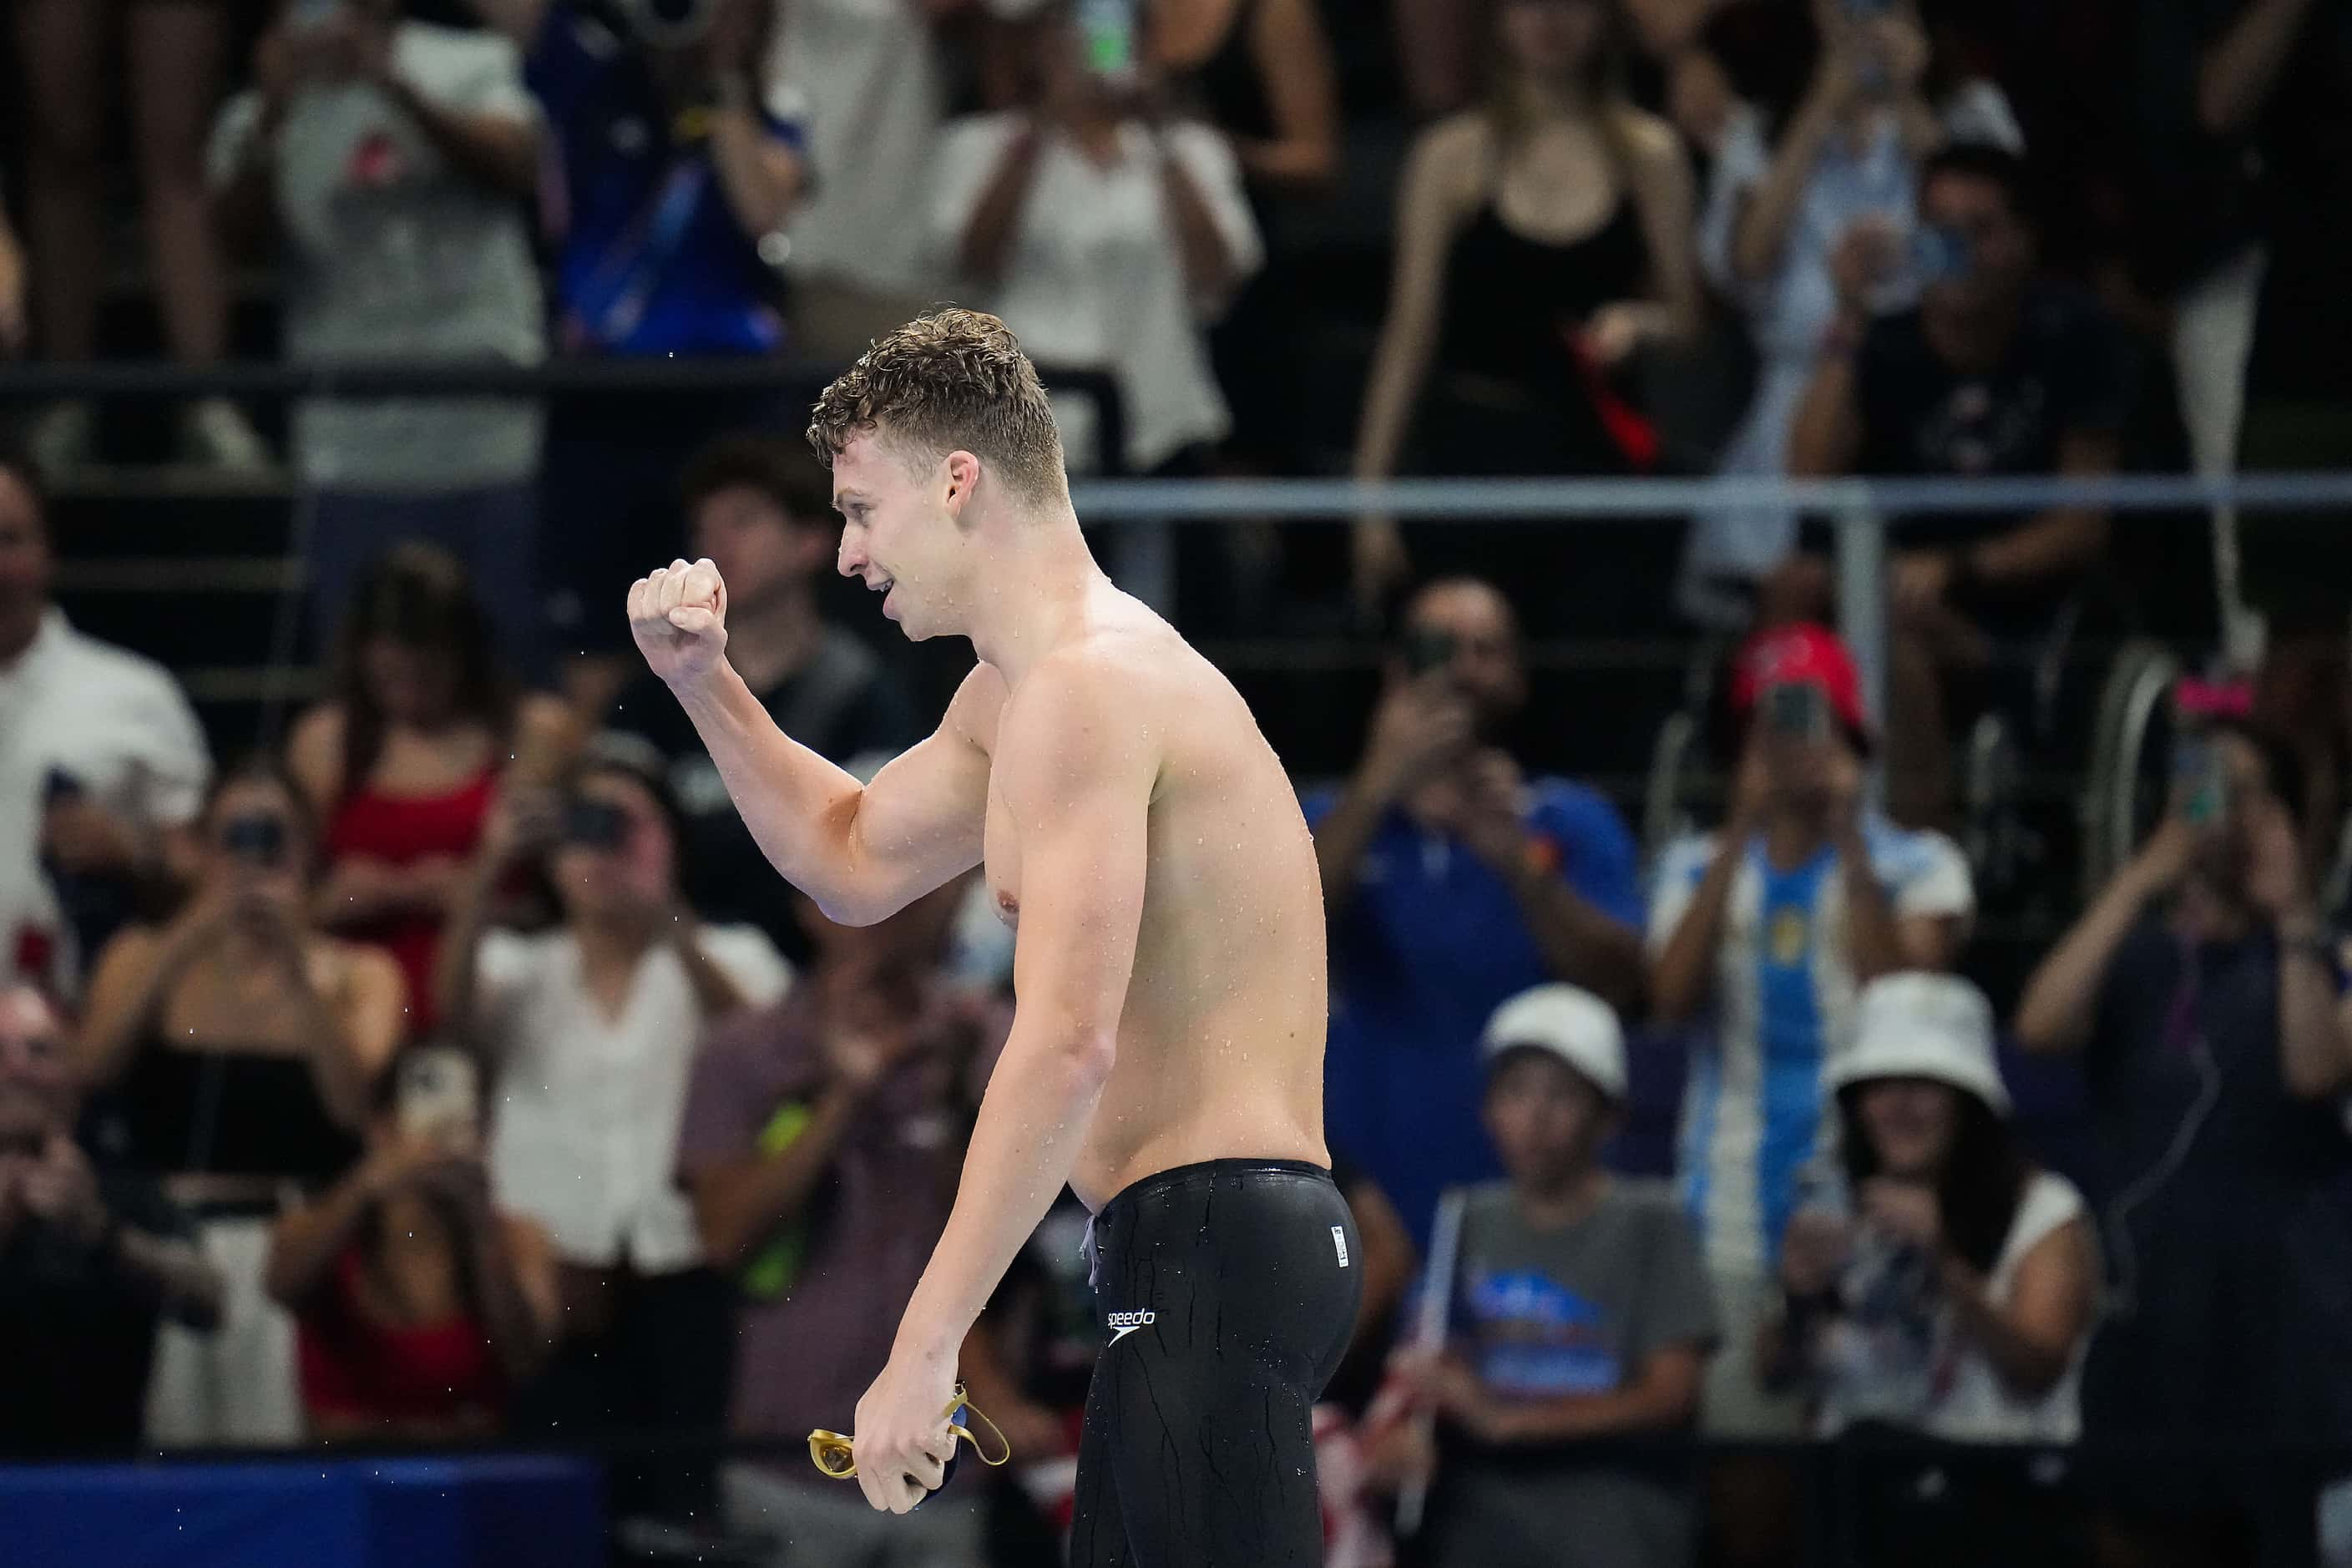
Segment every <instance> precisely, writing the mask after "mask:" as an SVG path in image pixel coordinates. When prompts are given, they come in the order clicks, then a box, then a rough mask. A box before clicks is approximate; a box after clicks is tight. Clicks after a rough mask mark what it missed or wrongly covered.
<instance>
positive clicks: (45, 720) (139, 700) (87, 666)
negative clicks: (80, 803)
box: [0, 608, 212, 990]
mask: <svg viewBox="0 0 2352 1568" xmlns="http://www.w3.org/2000/svg"><path fill="white" fill-rule="evenodd" d="M52 769H55V770H57V771H58V772H59V773H64V774H66V775H68V776H69V777H71V778H72V779H73V780H74V781H75V782H76V783H77V784H80V785H81V787H82V790H83V791H84V793H85V794H87V795H89V798H90V799H92V800H93V801H95V802H97V803H98V804H99V805H103V806H105V807H106V808H107V809H108V810H110V811H111V812H114V813H115V814H117V815H118V816H121V817H123V818H124V819H126V820H128V821H130V822H132V823H135V824H142V825H146V826H157V827H176V826H181V825H182V824H184V823H187V822H190V821H193V820H194V817H195V816H196V814H197V812H198V811H200V810H201V809H202V808H203V805H204V798H205V785H206V784H208V783H209V782H210V780H211V778H212V758H211V755H210V753H208V752H206V750H205V732H204V730H203V728H202V727H201V726H200V725H198V724H197V722H196V715H195V712H194V710H192V709H191V708H190V707H189V706H188V700H187V698H186V697H185V696H184V695H183V694H182V693H181V691H180V689H179V687H178V686H177V685H176V684H175V683H174V682H173V679H172V678H171V676H170V675H168V674H166V673H165V672H164V669H163V666H161V665H159V664H156V663H155V662H153V661H152V660H151V659H146V658H141V657H140V656H139V655H137V654H135V653H131V652H128V651H126V650H124V649H122V648H119V647H113V646H111V645H110V644H107V643H102V642H100V641H98V640H97V639H96V638H95V637H84V636H83V635H82V634H81V633H79V632H78V631H76V630H74V629H73V626H71V625H70V624H69V623H68V621H67V620H66V616H65V612H64V611H63V610H59V609H55V608H52V609H51V610H50V611H49V612H48V614H47V615H46V616H43V617H42V620H41V629H40V630H39V631H38V632H36V633H35V634H34V636H33V641H32V644H31V646H30V647H26V650H25V651H24V653H22V654H21V655H19V656H18V657H17V658H16V662H15V663H14V664H12V665H0V980H7V979H19V980H26V981H31V982H34V983H36V984H56V985H58V987H60V988H61V989H68V990H69V989H70V988H71V986H72V984H73V983H74V981H75V979H76V976H77V974H78V971H79V958H81V957H86V956H87V955H77V954H75V953H74V952H73V951H72V939H71V933H70V932H69V931H67V930H66V929H65V925H64V921H63V920H62V918H61V915H60V912H59V910H58V900H57V894H56V891H55V889H52V888H51V887H50V886H49V879H48V877H47V874H46V873H44V872H43V871H42V869H41V820H42V816H43V813H44V810H45V806H44V801H43V796H44V794H45V792H46V790H47V784H48V779H49V773H50V771H51V770H52ZM40 952H47V953H49V954H51V955H53V956H52V958H51V961H50V963H49V964H48V965H47V970H48V972H47V973H31V972H28V971H27V969H26V967H24V966H23V964H22V962H21V961H23V960H25V959H26V958H29V957H33V956H35V955H36V954H37V953H40Z"/></svg>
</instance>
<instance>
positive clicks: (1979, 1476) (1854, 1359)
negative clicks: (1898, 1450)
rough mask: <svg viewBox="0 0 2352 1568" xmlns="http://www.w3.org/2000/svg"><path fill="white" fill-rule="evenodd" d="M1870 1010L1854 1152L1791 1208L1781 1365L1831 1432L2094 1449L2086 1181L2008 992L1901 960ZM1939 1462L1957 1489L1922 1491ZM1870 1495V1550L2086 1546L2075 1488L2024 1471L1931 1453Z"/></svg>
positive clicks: (1870, 999) (2022, 1558)
mask: <svg viewBox="0 0 2352 1568" xmlns="http://www.w3.org/2000/svg"><path fill="white" fill-rule="evenodd" d="M1855 1013H1856V1016H1857V1017H1858V1019H1859V1023H1858V1024H1857V1026H1856V1029H1855V1037H1854V1044H1853V1049H1852V1050H1851V1051H1849V1052H1847V1053H1846V1055H1845V1056H1844V1057H1843V1058H1840V1060H1839V1061H1838V1063H1837V1065H1836V1066H1835V1067H1834V1068H1832V1069H1831V1072H1830V1083H1831V1085H1832V1088H1834V1089H1836V1090H1837V1093H1838V1121H1839V1125H1840V1135H1839V1139H1838V1154H1837V1156H1836V1161H1835V1163H1834V1165H1825V1167H1824V1171H1823V1178H1824V1179H1823V1180H1822V1181H1821V1183H1820V1184H1819V1185H1818V1187H1817V1188H1816V1190H1815V1191H1814V1192H1812V1193H1811V1194H1809V1195H1808V1197H1807V1199H1806V1201H1805V1204H1804V1205H1803V1206H1802V1207H1801V1208H1800V1209H1799V1210H1798V1211H1797V1214H1796V1215H1795V1216H1794V1217H1793V1218H1792V1219H1790V1222H1789V1234H1788V1237H1787V1240H1786V1244H1785V1246H1784V1247H1783V1248H1782V1250H1781V1254H1780V1282H1781V1286H1782V1288H1783V1289H1784V1290H1785V1291H1786V1292H1787V1310H1786V1315H1785V1316H1784V1317H1783V1319H1782V1321H1781V1322H1780V1324H1779V1325H1778V1327H1777V1330H1776V1331H1772V1332H1773V1333H1774V1337H1775V1338H1776V1340H1777V1344H1775V1345H1774V1346H1772V1347H1771V1348H1770V1349H1769V1350H1768V1351H1767V1352H1766V1354H1765V1358H1764V1359H1765V1360H1766V1361H1767V1363H1772V1362H1774V1361H1776V1360H1777V1361H1779V1362H1781V1363H1785V1364H1787V1365H1789V1366H1790V1369H1791V1370H1793V1371H1797V1372H1799V1373H1802V1374H1804V1375H1805V1376H1806V1377H1807V1378H1808V1380H1809V1383H1810V1385H1811V1390H1812V1392H1813V1394H1814V1398H1815V1406H1814V1417H1815V1419H1814V1425H1815V1429H1816V1430H1817V1431H1819V1432H1820V1433H1821V1434H1822V1435H1823V1436H1834V1435H1836V1434H1838V1433H1841V1432H1844V1431H1848V1430H1853V1429H1855V1428H1860V1427H1867V1426H1885V1427H1892V1428H1895V1429H1897V1430H1901V1431H1906V1432H1911V1433H1916V1434H1922V1435H1926V1436H1933V1437H1937V1438H1941V1439H1945V1440H1948V1441H1955V1442H1965V1443H2000V1444H2057V1445H2063V1444H2071V1443H2073V1442H2074V1440H2075V1439H2076V1438H2077V1437H2078V1436H2080V1435H2081V1431H2082V1409H2081V1380H2082V1364H2083V1352H2084V1347H2085V1346H2086V1345H2087V1344H2088V1343H2089V1342H2090V1335H2091V1326H2092V1319H2093V1314H2094V1311H2095V1306H2096V1302H2097V1296H2098V1288H2099V1258H2098V1247H2097V1243H2096V1241H2095V1237H2094V1234H2093V1230H2092V1224H2091V1219H2090V1215H2089V1211H2088V1210H2087V1209H2086V1208H2085V1207H2084V1202H2083V1195H2082V1194H2081V1193H2079V1192H2077V1191H2076V1190H2075V1188H2074V1184H2073V1183H2071V1182H2069V1181H2067V1180H2066V1179H2065V1178H2064V1177H2063V1176H2059V1175H2055V1174H2053V1173H2050V1172H2047V1171H2042V1170H2038V1169H2036V1168H2035V1167H2034V1165H2033V1163H2032V1161H2031V1160H2029V1159H2028V1158H2027V1157H2026V1155H2025V1152H2024V1151H2023V1150H2022V1149H2021V1147H2020V1146H2019V1143H2018V1140H2017V1136H2016V1134H2015V1133H2014V1132H2013V1131H2011V1127H2010V1123H2009V1120H2008V1119H2009V1115H2010V1099H2009V1091H2008V1089H2006V1088H2005V1087H2004V1086H2003V1085H2002V1083H2001V1079H2000V1065H1999V1063H1998V1062H1997V1061H1996V1060H1995V1058H1994V1055H1993V1026H1992V1008H1991V1006H1990V1004H1988V1003H1987V1002H1986V1001H1985V998H1984V995H1983V994H1982V993H1981V992H1979V991H1978V990H1977V988H1976V987H1975V986H1973V985H1971V984H1969V983H1968V982H1967V981H1965V980H1959V979H1956V978H1953V977H1950V976H1948V975H1934V974H1918V973H1901V974H1891V975H1886V976H1884V977H1882V978H1880V979H1877V980H1874V981H1873V982H1871V983H1870V984H1869V985H1867V986H1865V987H1864V989H1863V992H1862V995H1861V997H1860V998H1859V1000H1858V1001H1857V1003H1856V1005H1855ZM1884 1462H1886V1463H1888V1464H1890V1466H1892V1465H1898V1464H1901V1463H1902V1461H1893V1460H1890V1461H1884ZM1931 1473H1932V1474H1936V1475H1940V1476H1944V1477H1945V1483H1944V1488H1943V1489H1942V1490H1940V1491H1939V1490H1937V1489H1935V1488H1933V1487H1929V1486H1923V1485H1921V1484H1918V1483H1919V1482H1920V1480H1921V1479H1922V1478H1923V1477H1924V1476H1925V1475H1927V1474H1931ZM1864 1495H1865V1496H1866V1497H1867V1498H1868V1499H1870V1501H1869V1502H1868V1503H1866V1504H1865V1506H1864V1513H1865V1518H1867V1519H1869V1520H1870V1523H1868V1524H1865V1525H1864V1541H1865V1542H1867V1543H1868V1544H1865V1545H1864V1547H1863V1553H1864V1557H1865V1558H1866V1559H1868V1560H1870V1561H1878V1560H1880V1559H1881V1558H1883V1557H1886V1556H1892V1555H1898V1554H1899V1555H1902V1556H1903V1557H1904V1558H1905V1559H1906V1561H1911V1562H1920V1563H1948V1564H1951V1565H1953V1568H1964V1565H1965V1568H1974V1565H1976V1564H1980V1563H2012V1562H2051V1563H2055V1562H2061V1561H2073V1560H2075V1559H2076V1557H2077V1556H2078V1555H2079V1546H2076V1547H2074V1548H2073V1549H2069V1547H2068V1545H2067V1544H2066V1543H2067V1542H2068V1538H2069V1536H2070V1534H2072V1533H2074V1532H2072V1531H2070V1529H2069V1527H2068V1526H2067V1524H2066V1522H2065V1513H2066V1510H2063V1509H2062V1508H2061V1507H2060V1506H2059V1501H2060V1500H2059V1498H2058V1495H2057V1494H2056V1493H2054V1492H2053V1491H2052V1490H2051V1489H2048V1488H2046V1487H2036V1486H2034V1485H2033V1484H2032V1483H2031V1482H2030V1481H2029V1480H2028V1479H2027V1478H2026V1475H2025V1472H2024V1469H2023V1467H2021V1466H2020V1467H2017V1468H2014V1469H2012V1468H2009V1467H2008V1466H2006V1465H2003V1464H1996V1465H1991V1466H1988V1467H1986V1468H1981V1469H1969V1468H1962V1469H1959V1470H1958V1471H1956V1472H1949V1473H1948V1472H1947V1471H1945V1470H1944V1469H1943V1468H1938V1467H1934V1466H1932V1465H1925V1464H1913V1465H1911V1466H1909V1467H1908V1468H1905V1469H1904V1470H1903V1471H1902V1473H1901V1478H1900V1480H1899V1481H1897V1479H1896V1478H1895V1476H1893V1475H1885V1476H1883V1477H1881V1478H1878V1479H1876V1480H1875V1482H1874V1484H1872V1485H1870V1486H1869V1487H1868V1488H1867V1489H1866V1491H1865V1493H1864Z"/></svg>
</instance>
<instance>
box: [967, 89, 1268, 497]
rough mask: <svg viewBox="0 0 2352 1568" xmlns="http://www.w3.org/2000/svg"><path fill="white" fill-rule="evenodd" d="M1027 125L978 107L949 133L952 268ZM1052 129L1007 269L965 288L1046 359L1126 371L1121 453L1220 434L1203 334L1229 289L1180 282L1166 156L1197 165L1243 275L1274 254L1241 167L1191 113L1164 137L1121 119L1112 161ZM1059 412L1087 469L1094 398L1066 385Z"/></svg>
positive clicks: (1142, 458)
mask: <svg viewBox="0 0 2352 1568" xmlns="http://www.w3.org/2000/svg"><path fill="white" fill-rule="evenodd" d="M1027 123H1028V117H1027V116H1025V115H1023V114H1018V113H1005V114H982V115H974V116H971V117H969V118H967V119H963V120H960V121H955V122H954V123H953V124H952V125H950V127H949V128H948V131H947V134H946V136H945V137H944V138H942V140H941V143H940V156H939V172H938V175H937V183H936V184H935V185H934V187H933V192H932V200H931V238H932V242H933V244H934V245H936V246H937V247H939V250H940V255H941V256H942V258H948V259H949V264H950V270H952V258H954V257H955V255H956V254H957V252H958V250H959V249H960V248H961V245H962V242H963V234H964V229H965V227H966V226H967V225H968V224H969V223H970V222H971V215H972V210H973V208H975V207H976V206H978V205H979V204H980V199H981V197H982V195H983V194H984V193H985V192H986V191H987V189H988V187H989V185H990V184H991V183H992V181H993V179H994V178H995V174H996V171H997V169H998V168H999V166H1000V165H1001V164H1002V163H1003V158H1004V153H1005V150H1006V149H1007V148H1008V147H1010V146H1011V145H1012V144H1013V141H1014V140H1015V139H1016V138H1017V137H1018V136H1019V135H1020V134H1021V132H1022V130H1023V127H1024V125H1026V124H1027ZM1165 158H1174V159H1176V160H1177V161H1178V162H1179V163H1181V164H1182V166H1183V168H1184V171H1185V172H1186V173H1187V174H1190V175H1192V183H1193V184H1195V185H1196V186H1197V187H1199V190H1200V193H1201V196H1202V201H1203V203H1204V204H1205V205H1207V207H1208V209H1209V215H1210V217H1211V218H1212V220H1213V222H1214V223H1215V225H1216V228H1217V234H1218V237H1220V238H1221V239H1223V242H1224V246H1225V249H1226V252H1227V254H1228V255H1229V256H1230V257H1231V258H1232V260H1233V264H1234V265H1233V275H1234V278H1235V279H1241V278H1245V277H1247V276H1249V275H1250V274H1251V273H1254V272H1255V271H1256V270H1257V269H1258V268H1260V267H1261V266H1263V265H1264V264H1265V248H1264V247H1263V245H1262V244H1261V242H1260V240H1259V238H1258V232H1257V223H1256V220H1255V219H1254V218H1253V217H1252V216H1250V209H1249V203H1248V201H1247V199H1246V198H1245V197H1244V195H1243V190H1242V176H1241V166H1240V164H1239V163H1235V162H1234V153H1233V148H1232V147H1231V146H1230V145H1229V144H1228V143H1227V142H1226V141H1225V139H1224V137H1223V134H1221V133H1220V132H1216V131H1214V130H1212V129H1211V128H1210V127H1208V126H1206V125H1202V124H1198V123H1196V122H1193V121H1180V122H1178V123H1176V124H1173V125H1171V126H1169V127H1167V128H1166V130H1165V131H1164V132H1161V133H1160V134H1159V135H1157V136H1155V135H1154V134H1153V133H1152V132H1151V131H1150V129H1149V128H1147V127H1146V126H1144V125H1142V124H1139V123H1138V122H1135V121H1128V122H1126V123H1124V124H1122V125H1121V126H1120V127H1119V131H1118V153H1117V156H1116V157H1115V158H1114V159H1113V161H1112V162H1111V163H1109V164H1108V166H1104V165H1100V164H1097V163H1095V162H1094V161H1093V160H1092V159H1090V158H1088V157H1087V156H1086V154H1085V153H1081V152H1080V151H1079V150H1078V149H1077V148H1076V146H1075V145H1073V144H1072V143H1071V142H1070V141H1069V140H1068V139H1067V138H1066V137H1064V136H1062V135H1061V134H1059V133H1058V132H1053V131H1048V132H1045V144H1044V145H1043V146H1041V147H1040V148H1039V149H1038V151H1037V164H1036V167H1035V169H1034V171H1033V172H1032V174H1031V176H1030V185H1029V192H1028V199H1027V200H1026V201H1025V202H1024V204H1023V205H1022V208H1021V220H1020V226H1019V227H1018V228H1017V230H1016V231H1015V232H1014V235H1013V241H1012V247H1011V250H1010V252H1009V254H1008V255H1007V257H1006V258H1005V266H1004V272H1003V277H1002V278H1000V279H996V280H995V281H993V282H982V281H980V280H977V279H965V280H964V287H963V289H962V290H961V298H962V299H963V300H965V301H966V302H968V303H970V304H971V305H973V306H975V307H977V308H979V309H981V310H989V311H992V312H993V313H994V314H996V315H999V316H1002V317H1003V319H1004V322H1005V324H1006V325H1007V326H1009V327H1011V328H1012V329H1013V331H1014V332H1015V333H1016V334H1018V335H1019V337H1020V339H1021V346H1022V347H1023V348H1024V349H1026V350H1027V351H1028V353H1029V356H1030V357H1031V358H1032V359H1034V360H1036V361H1037V362H1038V363H1041V364H1061V365H1073V366H1087V367H1099V368H1101V369H1104V370H1108V371H1109V372H1110V373H1111V374H1113V375H1115V376H1116V377H1118V384H1119V391H1120V394H1121V395H1122V396H1123V397H1124V398H1125V400H1126V405H1127V406H1126V414H1127V461H1128V464H1129V467H1131V468H1135V469H1137V470H1138V471H1145V470H1149V469H1150V468H1156V467H1158V466H1159V465H1160V464H1161V463H1163V462H1165V461H1167V460H1168V458H1171V457H1172V456H1174V455H1175V454H1176V453H1177V452H1179V451H1181V450H1182V449H1183V448H1184V447H1189V446H1192V445H1194V444H1196V443H1200V442H1205V441H1214V440H1217V439H1219V438H1221V437H1223V435H1224V434H1225V431H1226V430H1227V428H1228V427H1229V426H1230V424H1231V416H1230V415H1229V414H1228V412H1227V410H1226V407H1225V400H1224V398H1223V396H1222V395H1220V394H1219V393H1218V391H1217V383H1216V378H1215V376H1214V375H1213V374H1212V373H1211V370H1210V368H1209V350H1208V343H1207V341H1206V339H1205V336H1204V334H1203V331H1202V329H1203V328H1204V327H1206V326H1207V324H1208V323H1209V322H1211V321H1214V320H1215V319H1216V317H1217V315H1218V313H1219V312H1220V311H1222V310H1223V308H1224V306H1225V304H1226V302H1227V300H1228V298H1229V297H1230V296H1229V294H1220V295H1219V296H1217V297H1214V298H1202V297H1198V296H1196V295H1194V293H1193V292H1192V289H1190V288H1189V287H1188V286H1187V284H1186V282H1185V279H1184V264H1183V258H1182V255H1181V251H1180V250H1179V248H1178V245H1177V239H1176V233H1175V229H1174V227H1173V226H1172V224H1171V220H1170V217H1169V215H1168V210H1167V202H1166V199H1165V196H1164V195H1163V192H1162V189H1161V179H1160V169H1161V160H1163V159H1165ZM1054 418H1055V423H1056V424H1058V425H1059V426H1061V431H1062V445H1063V447H1065V448H1066V450H1067V451H1068V454H1069V458H1070V466H1071V467H1072V468H1086V467H1087V466H1090V465H1091V463H1092V461H1093V458H1094V452H1095V447H1094V441H1095V436H1094V425H1095V415H1094V408H1093V406H1092V405H1091V403H1090V401H1089V400H1088V399H1087V398H1085V397H1083V396H1078V395H1068V396H1061V395H1057V396H1055V399H1054Z"/></svg>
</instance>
